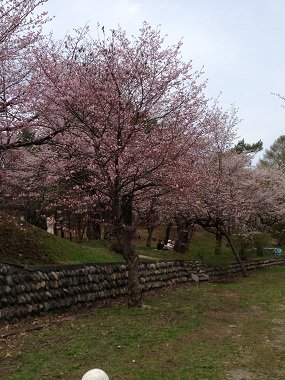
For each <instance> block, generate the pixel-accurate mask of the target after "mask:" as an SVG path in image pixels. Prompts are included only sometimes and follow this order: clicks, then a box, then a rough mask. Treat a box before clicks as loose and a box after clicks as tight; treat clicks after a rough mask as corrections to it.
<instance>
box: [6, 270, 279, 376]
mask: <svg viewBox="0 0 285 380" xmlns="http://www.w3.org/2000/svg"><path fill="white" fill-rule="evenodd" d="M284 275H285V268H284V267H278V268H271V269H267V270H263V271H256V272H255V273H251V275H250V277H248V278H241V279H239V280H238V281H237V282H235V283H231V284H211V283H208V284H203V285H201V286H200V287H195V286H190V285H189V286H186V287H183V288H179V289H176V290H172V292H171V293H170V292H169V293H168V294H167V293H166V294H160V295H159V297H158V296H147V297H145V300H144V302H145V304H144V307H143V308H142V309H137V310H134V309H128V308H127V307H125V306H117V307H111V308H107V309H104V308H103V309H102V308H101V309H100V308H96V309H94V310H92V309H90V310H88V312H87V313H85V314H84V315H80V313H79V314H78V315H76V314H74V313H73V315H72V316H71V315H70V316H69V317H63V318H58V320H56V318H55V317H53V319H51V320H50V322H49V323H48V321H47V320H46V321H45V322H44V326H45V328H44V329H43V330H41V331H34V332H32V333H26V334H18V335H16V336H14V337H11V338H9V339H7V340H6V342H5V344H2V346H1V348H0V378H1V379H3V380H4V379H5V380H35V379H46V380H54V379H59V380H60V379H62V380H63V379H67V378H68V379H70V380H78V379H80V378H81V377H82V375H83V374H84V373H85V372H86V371H87V370H89V369H91V368H102V369H104V370H105V371H106V372H107V373H108V375H109V376H110V378H111V379H112V380H122V379H124V380H162V379H163V380H210V379H211V380H225V379H230V380H236V379H258V380H268V379H272V378H273V379H276V380H283V379H284V373H285V364H284V363H285V350H284V348H285V334H284V326H285V319H284V309H285V293H284V291H283V289H284ZM1 376H2V377H1Z"/></svg>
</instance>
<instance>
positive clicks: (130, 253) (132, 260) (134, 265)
mask: <svg viewBox="0 0 285 380" xmlns="http://www.w3.org/2000/svg"><path fill="white" fill-rule="evenodd" d="M128 235H129V231H122V230H121V231H120V232H119V233H118V234H117V240H118V243H119V245H120V246H121V247H122V250H123V256H124V258H125V260H126V262H127V266H128V306H129V307H141V306H142V290H141V283H140V278H139V256H138V255H137V254H136V253H135V252H134V249H133V248H132V245H131V241H130V239H129V236H128Z"/></svg>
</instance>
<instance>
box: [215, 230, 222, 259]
mask: <svg viewBox="0 0 285 380" xmlns="http://www.w3.org/2000/svg"><path fill="white" fill-rule="evenodd" d="M222 239H223V235H222V234H221V233H220V231H218V230H217V231H216V245H215V255H220V254H221V250H222Z"/></svg>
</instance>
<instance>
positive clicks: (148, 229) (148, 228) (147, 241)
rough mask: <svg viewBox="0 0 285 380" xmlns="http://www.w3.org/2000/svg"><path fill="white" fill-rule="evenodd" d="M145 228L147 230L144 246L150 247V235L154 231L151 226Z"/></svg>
mask: <svg viewBox="0 0 285 380" xmlns="http://www.w3.org/2000/svg"><path fill="white" fill-rule="evenodd" d="M146 228H147V240H146V246H147V247H151V240H152V234H153V231H154V227H153V226H152V225H148V226H147V227H146Z"/></svg>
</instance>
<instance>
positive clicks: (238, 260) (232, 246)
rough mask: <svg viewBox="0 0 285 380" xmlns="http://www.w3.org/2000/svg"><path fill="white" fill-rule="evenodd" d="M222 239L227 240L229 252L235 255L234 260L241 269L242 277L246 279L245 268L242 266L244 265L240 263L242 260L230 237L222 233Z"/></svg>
mask: <svg viewBox="0 0 285 380" xmlns="http://www.w3.org/2000/svg"><path fill="white" fill-rule="evenodd" d="M223 235H224V237H225V238H226V239H227V241H228V243H229V246H230V247H231V250H232V251H233V254H234V255H235V257H236V259H237V262H238V263H239V265H240V268H241V271H242V274H243V276H244V277H247V271H246V268H245V266H244V263H243V262H242V259H241V257H240V255H239V253H238V251H237V249H236V247H235V245H234V243H233V241H232V239H231V237H230V235H228V234H227V233H223Z"/></svg>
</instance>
